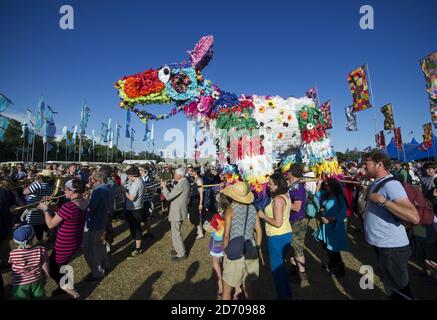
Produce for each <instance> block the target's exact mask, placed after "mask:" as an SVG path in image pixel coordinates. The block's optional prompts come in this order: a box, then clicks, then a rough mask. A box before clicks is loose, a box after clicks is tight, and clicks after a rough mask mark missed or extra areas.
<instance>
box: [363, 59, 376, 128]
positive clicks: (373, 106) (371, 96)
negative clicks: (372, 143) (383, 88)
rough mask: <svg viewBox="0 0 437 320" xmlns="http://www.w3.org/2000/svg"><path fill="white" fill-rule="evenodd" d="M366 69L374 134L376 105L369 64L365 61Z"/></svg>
mask: <svg viewBox="0 0 437 320" xmlns="http://www.w3.org/2000/svg"><path fill="white" fill-rule="evenodd" d="M366 69H367V77H368V80H369V89H370V99H371V100H372V109H373V122H374V124H375V135H376V134H377V133H378V128H377V125H376V110H375V108H376V106H375V100H374V99H373V89H372V82H371V81H370V70H369V65H368V64H367V63H366Z"/></svg>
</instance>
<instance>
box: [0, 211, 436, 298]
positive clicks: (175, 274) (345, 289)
mask: <svg viewBox="0 0 437 320" xmlns="http://www.w3.org/2000/svg"><path fill="white" fill-rule="evenodd" d="M152 223H153V224H152V228H153V229H152V230H153V233H154V236H155V237H154V239H153V240H145V241H144V248H145V249H146V250H145V252H144V253H143V254H142V255H140V256H138V257H136V258H135V259H133V260H127V259H126V257H127V256H128V255H129V254H130V251H131V250H132V241H131V237H130V234H129V230H128V228H127V223H125V222H124V221H119V222H115V223H114V231H115V235H116V237H115V242H114V244H113V251H112V253H111V256H110V262H111V270H110V272H109V274H108V275H107V276H106V277H105V278H104V279H103V280H102V281H100V282H98V283H90V282H85V281H83V278H84V277H85V276H86V275H87V274H88V273H89V269H88V266H87V265H86V263H85V260H84V258H83V255H82V254H81V253H78V254H77V256H76V257H75V258H74V259H73V261H72V262H71V266H73V268H74V281H75V284H76V289H77V290H78V291H79V293H80V294H81V296H82V298H83V299H91V300H101V299H108V300H111V299H152V300H153V299H182V300H184V299H194V300H197V299H200V300H206V299H208V300H210V299H216V295H217V284H216V279H215V274H214V272H213V269H212V263H211V258H210V256H209V250H208V241H209V237H208V236H206V237H205V238H204V239H201V240H195V237H196V231H195V229H194V227H193V226H191V225H190V223H189V221H188V220H187V221H185V222H184V224H183V228H182V229H183V236H184V239H185V244H186V248H187V252H188V255H189V256H188V259H186V260H184V261H181V262H177V263H174V262H172V261H171V260H170V257H171V256H170V245H171V233H170V224H169V223H168V221H167V219H166V217H161V216H155V217H154V218H153V220H152ZM315 226H316V224H315V222H314V221H312V222H311V223H310V225H309V229H308V233H307V239H306V252H305V255H306V258H307V273H308V278H309V282H310V286H309V287H307V288H300V286H299V284H298V282H297V279H295V278H291V281H292V289H293V293H294V298H295V299H299V300H301V299H336V300H339V299H342V300H344V299H374V300H375V299H376V300H380V299H385V295H384V292H383V287H382V283H381V281H380V280H379V278H378V277H377V276H375V279H374V289H373V290H362V289H361V288H360V286H359V282H360V278H361V277H362V275H361V274H360V273H359V269H360V267H361V266H362V265H371V266H372V267H373V268H374V270H375V272H376V273H377V268H376V264H375V256H374V253H373V249H372V248H370V247H368V246H366V245H364V243H363V241H362V233H361V232H356V231H353V230H349V240H350V241H349V243H350V247H351V251H350V252H344V253H342V255H343V259H344V262H345V265H346V276H345V277H344V278H341V279H339V280H337V279H335V278H334V277H331V276H329V275H328V274H327V273H326V272H325V271H324V270H323V269H322V268H321V263H322V261H324V260H325V253H324V251H323V250H322V248H321V245H320V244H319V243H318V242H316V241H315V240H314V238H313V237H312V235H311V234H312V232H313V231H314V228H315ZM265 242H266V241H263V243H264V246H263V248H262V252H263V258H264V261H265V264H264V265H261V266H260V279H259V280H258V281H257V283H256V293H255V294H256V297H255V298H257V299H275V291H274V287H273V279H272V276H271V273H270V269H269V266H268V253H267V248H266V246H265ZM10 245H11V246H14V244H13V243H12V242H11V243H10ZM51 245H52V244H48V245H47V247H48V248H50V247H51ZM5 250H7V248H2V256H4V255H5ZM409 267H410V277H411V287H412V290H413V294H414V295H415V298H416V299H436V298H437V282H435V281H434V280H431V279H428V278H426V277H423V276H421V275H418V273H419V268H418V267H417V265H416V264H415V263H414V262H413V261H410V263H409ZM2 273H3V279H4V281H5V286H6V291H7V294H8V292H9V290H10V285H9V284H10V281H11V275H10V269H8V268H6V269H3V270H2ZM54 288H55V283H54V281H53V280H52V279H49V280H48V281H47V284H46V292H47V295H48V299H67V297H66V296H57V297H51V291H52V290H53V289H54Z"/></svg>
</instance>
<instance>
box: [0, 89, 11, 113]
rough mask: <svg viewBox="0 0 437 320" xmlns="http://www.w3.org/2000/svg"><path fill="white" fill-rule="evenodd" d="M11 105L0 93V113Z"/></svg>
mask: <svg viewBox="0 0 437 320" xmlns="http://www.w3.org/2000/svg"><path fill="white" fill-rule="evenodd" d="M11 104H12V101H11V100H10V99H9V98H8V97H6V96H5V95H4V94H1V93H0V112H3V111H5V110H6V109H7V108H8V107H9V106H10V105H11Z"/></svg>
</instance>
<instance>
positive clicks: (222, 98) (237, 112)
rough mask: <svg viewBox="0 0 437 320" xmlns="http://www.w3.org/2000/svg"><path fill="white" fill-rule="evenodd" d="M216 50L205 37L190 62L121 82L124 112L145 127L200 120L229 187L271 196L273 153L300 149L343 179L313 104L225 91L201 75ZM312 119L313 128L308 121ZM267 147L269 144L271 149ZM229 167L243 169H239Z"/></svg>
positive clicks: (322, 169) (317, 167)
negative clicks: (158, 109) (164, 109)
mask: <svg viewBox="0 0 437 320" xmlns="http://www.w3.org/2000/svg"><path fill="white" fill-rule="evenodd" d="M212 49H213V37H212V36H205V37H202V38H201V39H200V40H199V42H198V43H197V44H196V45H195V47H194V49H193V50H191V51H188V53H189V59H188V61H184V62H181V63H173V64H166V65H163V66H161V67H159V68H157V69H149V70H146V71H144V72H141V73H137V74H134V75H130V76H126V77H123V78H121V79H120V80H118V81H117V82H116V84H115V86H116V88H117V90H118V93H119V96H120V98H121V102H120V107H122V108H125V109H130V110H131V111H133V112H134V113H136V114H137V115H138V117H139V118H140V120H142V121H143V122H147V121H149V120H160V119H166V118H169V117H171V116H173V115H175V114H177V113H178V112H184V113H185V114H186V116H187V117H189V118H190V119H195V120H196V121H197V122H198V124H199V125H200V126H201V127H204V128H207V129H208V130H209V131H210V133H211V134H212V135H213V137H214V138H215V139H216V142H217V144H220V145H221V146H222V147H223V148H221V150H220V151H219V162H220V164H221V166H222V169H223V170H224V172H225V173H226V176H227V181H228V182H229V183H233V182H235V181H237V180H238V179H243V180H245V181H246V182H247V183H248V184H249V185H250V187H251V189H252V190H253V191H254V192H256V193H258V195H265V193H266V186H267V180H268V175H269V174H271V173H272V159H271V156H272V152H275V153H277V154H280V155H286V154H287V152H288V151H289V150H291V149H295V148H300V149H301V152H302V153H303V155H304V156H303V157H302V158H303V160H304V161H305V162H306V163H308V164H309V165H310V166H311V167H312V168H313V170H314V171H316V172H318V173H320V172H324V173H325V174H327V175H335V174H337V173H338V172H337V171H338V164H337V163H336V158H335V153H334V152H333V151H332V148H331V146H330V141H329V138H328V137H327V135H326V132H324V131H323V132H322V131H320V127H322V125H323V117H320V116H319V117H318V116H317V112H315V111H314V109H315V105H314V102H313V101H312V100H311V99H308V98H300V99H299V98H294V97H289V98H282V97H278V96H257V95H253V96H246V95H240V96H238V95H236V94H234V93H232V92H227V91H224V90H222V89H221V88H219V87H218V86H216V85H214V84H213V83H212V82H211V81H210V80H207V79H205V78H204V77H203V75H202V71H203V69H204V68H205V67H206V66H207V65H208V63H209V62H210V60H211V58H212V55H213V50H212ZM169 103H174V104H175V108H174V109H172V111H171V112H170V113H169V114H166V115H153V114H151V113H149V112H147V111H146V110H145V109H144V108H142V109H140V108H139V107H138V106H139V105H148V104H169ZM308 116H309V117H310V118H311V121H310V122H308V121H307V120H306V117H308ZM304 122H305V125H303V123H304ZM308 123H310V125H309V126H308ZM312 126H313V127H312ZM223 131H224V132H225V134H224V133H223ZM226 132H227V133H229V132H233V134H234V135H235V132H237V133H239V132H240V133H243V134H244V135H246V136H247V135H249V137H250V138H249V139H246V140H245V141H246V142H248V143H249V144H250V146H249V148H247V147H245V146H244V145H243V146H241V143H242V139H241V138H240V139H236V138H232V136H233V135H232V134H226ZM243 144H244V143H243ZM267 144H270V145H269V147H268V148H267ZM266 149H268V152H266ZM247 150H249V151H247ZM232 155H234V157H233V158H232V157H231V158H232V159H231V161H229V158H230V156H232ZM235 155H237V156H236V157H235ZM229 162H230V163H229ZM230 164H234V165H235V164H236V165H238V169H237V170H236V169H235V166H229V165H230ZM230 168H234V169H232V170H231V169H230Z"/></svg>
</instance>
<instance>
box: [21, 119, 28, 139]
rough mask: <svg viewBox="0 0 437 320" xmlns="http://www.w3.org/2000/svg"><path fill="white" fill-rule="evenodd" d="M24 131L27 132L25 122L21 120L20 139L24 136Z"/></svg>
mask: <svg viewBox="0 0 437 320" xmlns="http://www.w3.org/2000/svg"><path fill="white" fill-rule="evenodd" d="M26 133H27V123H26V122H23V123H22V124H21V137H20V138H21V139H24V138H25V137H26Z"/></svg>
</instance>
